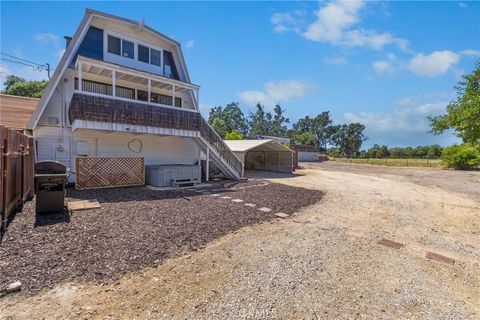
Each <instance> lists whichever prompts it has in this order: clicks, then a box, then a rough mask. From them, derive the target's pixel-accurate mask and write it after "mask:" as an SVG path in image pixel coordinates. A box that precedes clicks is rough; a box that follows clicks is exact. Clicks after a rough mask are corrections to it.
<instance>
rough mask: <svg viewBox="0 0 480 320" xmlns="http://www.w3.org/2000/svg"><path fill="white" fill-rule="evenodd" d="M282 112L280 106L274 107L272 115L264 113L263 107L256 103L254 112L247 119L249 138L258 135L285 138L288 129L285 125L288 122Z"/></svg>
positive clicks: (267, 112)
mask: <svg viewBox="0 0 480 320" xmlns="http://www.w3.org/2000/svg"><path fill="white" fill-rule="evenodd" d="M284 112H285V110H283V109H282V107H281V106H280V105H276V106H275V107H274V108H273V114H272V112H270V111H265V106H263V105H261V104H259V103H257V106H256V110H255V112H251V113H250V116H249V119H248V124H249V127H250V133H249V135H250V137H256V136H259V135H266V136H275V137H287V136H288V128H287V126H286V125H285V123H288V121H289V120H288V118H286V117H285V116H284V115H283V114H284Z"/></svg>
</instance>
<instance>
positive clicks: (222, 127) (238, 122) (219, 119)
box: [208, 102, 248, 138]
mask: <svg viewBox="0 0 480 320" xmlns="http://www.w3.org/2000/svg"><path fill="white" fill-rule="evenodd" d="M208 123H209V124H210V125H211V126H212V128H213V129H214V130H215V131H216V132H217V133H218V134H219V135H220V136H221V137H222V138H225V136H226V134H227V133H229V132H233V131H236V132H239V133H240V134H242V135H246V134H247V133H248V124H247V121H246V119H245V116H244V114H243V112H242V110H241V109H240V106H239V105H238V103H237V102H231V103H229V104H227V105H226V106H225V108H222V107H221V106H218V107H213V108H212V109H211V110H210V113H209V116H208Z"/></svg>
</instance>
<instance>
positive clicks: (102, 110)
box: [28, 9, 243, 181]
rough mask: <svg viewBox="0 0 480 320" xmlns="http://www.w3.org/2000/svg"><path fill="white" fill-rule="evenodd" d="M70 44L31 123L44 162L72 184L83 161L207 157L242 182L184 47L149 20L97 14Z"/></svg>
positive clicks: (188, 161) (89, 15) (182, 161)
mask: <svg viewBox="0 0 480 320" xmlns="http://www.w3.org/2000/svg"><path fill="white" fill-rule="evenodd" d="M66 40H67V42H68V44H67V48H66V51H65V53H64V54H63V57H62V58H61V60H60V62H59V64H58V66H57V68H56V70H55V72H54V74H53V76H52V78H51V80H50V83H49V85H48V87H47V89H46V91H45V93H44V95H43V97H42V98H41V100H40V101H39V103H38V107H37V109H36V111H35V112H34V114H33V116H32V118H31V119H30V121H29V123H28V129H31V130H32V131H33V135H34V138H35V141H36V154H37V160H38V161H40V160H57V161H60V162H62V163H64V164H65V165H66V166H67V167H69V168H70V172H71V180H73V181H74V180H75V173H76V168H75V159H76V158H77V157H131V156H136V157H143V158H144V159H145V164H146V165H149V164H170V165H198V167H199V168H200V165H199V164H200V163H201V161H200V160H201V159H205V158H206V159H207V163H208V161H212V162H213V163H214V164H215V165H216V166H217V167H218V168H219V169H220V170H222V172H223V173H224V174H225V175H226V176H228V177H231V178H235V179H240V178H241V177H242V176H243V165H242V163H241V161H240V160H239V159H238V158H237V157H236V156H235V155H234V154H233V153H232V151H231V150H230V149H229V148H228V146H227V145H226V144H225V143H224V142H223V140H222V139H221V138H220V137H219V136H218V135H217V134H216V133H215V131H214V130H213V129H211V127H210V126H209V125H208V123H207V122H206V121H205V120H204V119H203V118H202V116H201V114H200V112H199V89H200V87H199V86H198V85H196V84H193V83H191V81H190V76H189V74H188V70H187V66H186V64H185V59H184V57H183V54H182V49H181V46H180V43H178V42H177V41H175V40H173V39H171V38H169V37H167V36H165V35H163V34H162V33H160V32H158V31H156V30H153V29H152V28H150V27H148V26H147V25H145V23H144V21H143V20H141V21H133V20H129V19H125V18H120V17H116V16H113V15H110V14H106V13H103V12H98V11H94V10H90V9H87V10H86V12H85V15H84V17H83V20H82V21H81V23H80V25H79V27H78V29H77V30H76V32H75V34H74V36H73V37H71V38H68V37H66ZM207 168H208V166H207ZM197 172H198V175H200V169H199V170H198V171H197ZM207 176H208V175H207ZM172 178H175V177H172Z"/></svg>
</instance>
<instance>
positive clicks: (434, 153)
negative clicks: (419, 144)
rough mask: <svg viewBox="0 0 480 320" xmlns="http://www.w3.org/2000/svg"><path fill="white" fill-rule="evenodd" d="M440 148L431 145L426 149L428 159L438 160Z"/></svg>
mask: <svg viewBox="0 0 480 320" xmlns="http://www.w3.org/2000/svg"><path fill="white" fill-rule="evenodd" d="M442 151H443V149H442V147H440V146H439V145H438V144H432V145H431V146H429V147H428V151H427V156H428V157H429V158H439V157H440V156H441V155H442Z"/></svg>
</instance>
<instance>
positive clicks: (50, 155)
mask: <svg viewBox="0 0 480 320" xmlns="http://www.w3.org/2000/svg"><path fill="white" fill-rule="evenodd" d="M62 131H63V134H62ZM33 136H34V137H35V144H36V158H37V160H38V161H43V160H56V161H59V162H61V163H63V164H64V165H66V166H67V167H68V168H71V161H70V160H71V155H72V150H71V144H70V141H71V130H70V129H69V128H64V129H63V130H62V129H61V127H59V126H37V127H36V128H35V130H34V131H33ZM62 149H63V152H62V151H61V150H62Z"/></svg>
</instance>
